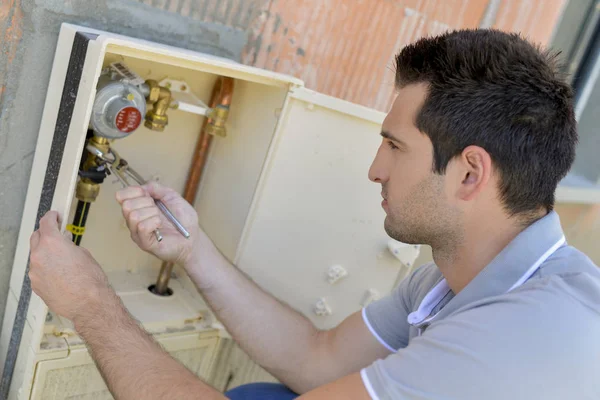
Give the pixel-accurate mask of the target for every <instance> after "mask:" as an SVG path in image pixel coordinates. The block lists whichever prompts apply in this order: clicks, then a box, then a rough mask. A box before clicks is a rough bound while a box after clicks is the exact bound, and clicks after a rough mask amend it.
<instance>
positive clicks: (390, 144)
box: [387, 140, 398, 150]
mask: <svg viewBox="0 0 600 400" xmlns="http://www.w3.org/2000/svg"><path fill="white" fill-rule="evenodd" d="M387 143H388V146H390V149H392V150H396V149H397V148H398V146H396V145H395V144H394V143H393V142H392V141H391V140H388V141H387Z"/></svg>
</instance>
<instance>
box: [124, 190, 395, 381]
mask: <svg viewBox="0 0 600 400" xmlns="http://www.w3.org/2000/svg"><path fill="white" fill-rule="evenodd" d="M152 198H155V199H160V200H161V201H162V202H163V203H165V204H166V205H167V206H168V207H169V208H170V209H171V210H173V212H174V213H175V214H176V215H177V217H178V218H179V219H180V220H181V221H182V222H183V223H184V224H185V226H186V228H188V230H189V231H190V232H191V234H192V236H191V238H190V240H187V239H184V238H183V237H182V236H181V235H180V234H179V233H178V232H177V231H175V230H174V229H172V227H171V225H170V224H169V222H168V221H166V220H165V219H164V217H163V216H161V215H160V213H159V212H158V209H157V208H156V206H155V205H154V200H153V199H152ZM117 200H118V201H119V203H121V206H122V209H123V215H124V217H125V219H126V220H127V224H128V227H129V229H130V231H131V234H132V238H133V240H134V241H135V242H136V243H137V244H138V246H140V248H142V249H143V250H145V251H148V252H150V253H152V254H154V255H156V256H157V257H159V258H161V259H163V260H169V261H173V262H177V263H179V264H181V265H183V266H184V267H185V269H186V271H187V272H188V274H189V276H190V277H191V278H192V280H193V281H194V282H195V284H196V286H197V287H198V289H199V290H200V292H201V293H202V295H203V297H204V298H205V299H206V300H207V302H208V304H209V305H210V307H211V308H212V310H213V311H214V312H215V314H216V315H217V317H218V319H219V320H220V321H221V322H222V323H223V324H224V325H225V327H226V328H227V330H228V332H229V333H230V334H231V335H232V336H233V338H234V339H235V340H236V342H237V343H239V344H240V345H241V347H242V348H243V349H244V350H245V351H246V352H247V353H248V354H249V355H250V356H251V357H252V359H253V360H254V361H256V362H257V363H258V364H259V365H261V366H262V367H264V368H265V369H266V370H267V371H269V372H270V373H271V374H273V375H274V376H275V377H276V378H278V379H279V380H280V381H281V382H283V383H285V384H286V385H288V386H289V387H290V388H291V389H292V390H294V391H296V392H298V393H304V392H307V391H309V390H311V389H313V388H315V387H317V386H320V385H322V384H325V383H327V382H332V381H335V380H336V379H338V378H341V377H343V376H345V375H348V374H351V373H353V372H356V371H358V370H359V369H360V368H361V367H364V366H366V365H369V364H370V363H372V362H373V361H375V360H376V359H378V358H382V357H385V356H387V355H388V354H390V352H389V351H388V350H387V349H386V348H385V347H384V346H382V345H381V344H380V343H379V342H378V341H377V340H376V339H375V338H374V337H373V335H372V334H371V333H370V332H369V330H368V328H367V327H366V325H365V324H364V322H363V321H362V318H361V316H360V314H358V313H356V314H354V315H352V316H350V317H349V318H348V319H346V320H345V321H344V322H343V323H342V324H341V325H340V326H338V327H337V328H335V329H332V330H330V331H320V330H318V329H316V328H315V327H314V325H313V324H312V323H311V322H310V321H309V320H308V319H307V318H306V317H304V316H303V315H301V314H300V313H298V312H296V311H295V310H293V309H291V308H290V307H288V306H287V305H284V304H282V303H281V302H279V301H278V300H277V299H275V298H274V297H273V296H271V295H270V294H268V293H266V292H265V291H263V290H262V289H260V288H259V287H258V286H257V285H256V284H255V283H254V282H252V281H251V280H250V279H248V278H247V277H246V276H245V275H244V274H243V273H241V272H240V271H239V270H238V269H237V268H235V267H234V266H232V265H231V263H229V261H227V259H226V258H225V257H224V256H223V255H222V254H221V253H220V252H219V251H218V249H217V248H216V247H215V246H214V245H213V243H212V241H211V240H210V239H209V238H208V236H207V235H206V234H205V233H204V232H202V230H201V229H200V228H199V226H198V222H197V221H198V218H197V214H196V212H195V210H194V209H193V208H192V207H191V206H190V205H189V204H188V203H187V202H186V201H185V200H184V199H183V198H182V197H181V196H180V195H179V194H178V193H176V192H175V191H173V190H172V189H170V188H167V187H164V186H162V185H159V184H157V183H154V182H152V183H149V184H146V185H144V187H143V188H142V187H129V188H126V189H123V190H122V191H120V192H119V193H118V194H117ZM158 227H160V229H161V232H162V234H163V236H164V239H163V241H162V242H161V243H160V244H159V243H157V242H156V239H155V237H154V235H153V234H152V232H153V230H154V229H156V228H158Z"/></svg>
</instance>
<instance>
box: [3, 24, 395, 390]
mask: <svg viewBox="0 0 600 400" xmlns="http://www.w3.org/2000/svg"><path fill="white" fill-rule="evenodd" d="M115 65H117V66H126V67H127V68H129V69H130V70H131V71H134V72H135V74H137V75H136V76H134V77H132V78H131V79H129V78H128V74H127V73H123V79H121V80H119V82H121V83H119V84H117V85H114V84H113V83H110V82H109V83H106V82H103V79H104V78H103V77H104V76H106V71H107V68H111V66H113V68H116V67H115ZM115 71H116V72H118V68H116V70H115ZM115 71H113V72H115ZM138 78H141V79H138ZM223 78H227V79H233V82H234V83H235V88H234V91H233V95H232V97H231V103H230V104H229V109H228V110H223V109H219V107H212V106H206V104H208V103H209V100H210V96H211V90H212V89H213V88H214V86H215V82H217V81H218V80H219V79H223ZM119 79H120V78H119ZM123 82H125V83H123ZM110 85H113V86H110ZM131 85H134V86H136V87H137V89H133V88H132V86H131ZM107 87H108V88H109V89H110V90H109V89H106V88H107ZM165 87H169V88H170V89H171V92H172V94H173V98H174V99H176V100H177V101H175V102H173V103H169V101H168V100H164V99H165V97H164V96H163V97H161V96H162V93H163V92H161V90H163V89H164V88H165ZM160 88H163V89H160ZM165 93H168V91H165ZM100 94H102V96H103V97H101V98H100V97H99V96H100ZM143 96H146V97H147V99H146V100H148V99H151V98H152V97H154V100H152V101H154V106H152V105H150V104H143V103H144V102H143V101H142V100H143ZM98 98H100V100H98ZM148 101H150V100H148ZM161 101H162V103H161ZM153 107H154V108H153ZM225 111H227V112H228V117H227V119H226V122H223V121H225V120H224V119H219V118H220V117H219V116H220V115H221V114H219V113H223V112H225ZM103 112H105V113H106V114H102V113H103ZM96 113H100V114H101V115H100V116H98V115H96ZM152 113H153V114H152ZM167 116H168V119H167ZM144 117H145V118H146V122H145V123H143V121H141V119H142V118H144ZM206 118H212V119H213V120H219V121H222V122H223V123H222V124H220V125H219V124H217V123H215V124H213V125H214V126H213V125H211V127H212V128H211V129H212V130H211V133H213V134H214V138H213V140H212V144H211V147H210V150H209V152H208V156H207V159H206V163H205V168H204V172H203V174H202V179H201V180H200V183H199V186H198V189H197V192H196V193H195V199H196V200H195V201H194V204H193V205H194V207H195V208H196V210H197V211H198V214H199V219H200V224H201V226H202V228H203V229H204V230H205V231H206V232H207V234H208V235H209V236H210V237H211V238H212V240H213V241H214V242H215V244H216V245H217V247H218V248H219V249H220V250H221V251H222V252H223V254H224V255H225V256H226V257H227V258H228V259H229V260H231V261H232V262H233V263H235V265H236V266H237V267H239V268H240V269H241V270H243V271H244V272H245V273H247V274H248V275H249V276H250V277H251V278H252V279H254V280H255V281H256V282H257V283H258V284H259V285H260V286H262V287H263V288H264V289H266V290H267V291H269V292H270V293H272V294H273V295H275V296H277V297H278V298H279V299H281V300H282V301H284V302H286V303H288V304H289V305H290V306H292V307H293V308H295V309H297V310H299V311H300V312H302V313H303V314H305V315H306V316H308V317H309V318H310V319H311V320H312V321H313V322H314V323H315V324H316V325H317V326H318V327H320V328H329V327H332V326H334V325H336V324H338V323H339V322H340V321H342V320H343V319H344V318H345V317H346V316H348V315H349V314H351V313H353V312H355V311H357V310H359V309H360V308H361V307H362V306H363V305H365V304H366V303H368V302H369V301H372V300H373V299H376V298H378V297H380V296H383V295H385V294H387V293H388V292H389V291H390V290H391V289H392V287H393V286H394V284H395V282H396V281H397V280H398V279H399V277H402V276H403V274H404V273H406V272H407V268H405V266H403V264H402V263H401V262H400V261H398V259H397V258H395V257H394V255H393V254H391V252H390V251H388V248H387V246H388V241H389V238H388V237H387V235H386V233H385V231H384V229H383V219H384V212H383V211H382V210H381V208H380V207H379V202H380V195H379V193H380V190H381V189H380V187H379V186H378V185H375V184H373V183H371V182H369V181H368V179H367V172H368V168H369V166H370V163H371V161H372V158H373V157H374V155H375V153H376V150H377V147H378V145H379V142H380V137H379V131H380V125H381V122H382V121H383V118H384V114H383V113H381V112H378V111H375V110H371V109H368V108H365V107H362V106H358V105H355V104H351V103H348V102H346V101H342V100H339V99H335V98H332V97H329V96H325V95H323V94H319V93H316V92H314V91H311V90H308V89H306V88H304V87H303V82H302V81H300V80H298V79H296V78H293V77H290V76H286V75H281V74H277V73H273V72H270V71H266V70H261V69H257V68H252V67H248V66H244V65H241V64H238V63H235V62H232V61H230V60H226V59H221V58H216V57H212V56H209V55H206V54H199V53H196V52H192V51H188V50H184V49H178V48H173V47H168V46H164V45H160V44H156V43H151V42H147V41H144V40H140V39H134V38H129V37H124V36H119V35H115V34H112V33H108V32H100V31H96V30H92V29H89V28H84V27H79V26H74V25H68V24H65V25H63V27H62V29H61V33H60V37H59V41H58V46H57V50H56V56H55V60H54V64H53V68H52V75H51V78H50V85H49V89H48V95H47V99H46V105H45V109H44V114H43V119H42V124H41V127H40V131H39V138H38V144H37V148H36V153H35V157H34V161H33V170H32V174H31V179H30V184H29V189H28V193H27V198H26V203H25V208H24V213H23V220H22V225H21V230H20V234H19V239H18V245H17V250H16V255H15V260H14V265H13V270H12V277H11V282H10V293H9V297H8V301H7V306H6V313H5V318H4V322H3V325H2V333H1V338H0V368H5V370H4V375H5V376H6V375H7V373H6V372H7V371H6V368H7V367H8V368H12V372H13V373H12V384H11V385H10V395H9V397H10V398H18V399H30V398H31V399H40V398H44V399H46V398H47V399H62V398H67V397H69V396H95V397H94V398H110V394H109V393H108V392H107V390H106V387H105V386H103V383H102V382H101V380H100V376H99V375H98V374H97V371H96V370H95V367H94V365H93V363H92V360H91V359H90V358H89V356H88V355H87V351H86V349H85V346H84V344H83V343H82V341H81V340H80V339H79V337H78V336H77V334H76V332H75V331H74V330H73V327H72V324H71V323H70V321H67V320H64V319H62V318H61V317H59V316H56V315H54V314H53V313H49V312H48V309H47V307H46V306H45V304H44V303H43V302H42V301H41V300H40V299H39V298H38V297H37V296H35V294H31V298H30V301H27V300H28V299H29V293H28V291H27V290H28V286H27V285H25V286H23V282H24V277H25V275H26V268H27V265H28V253H29V237H30V235H31V233H32V232H33V230H34V228H35V226H36V225H37V223H38V221H39V218H40V217H41V216H42V215H44V214H45V213H46V212H47V211H48V210H51V209H52V210H57V211H58V212H59V213H60V214H61V215H62V216H63V219H62V220H63V222H62V224H63V226H62V228H63V229H66V228H67V225H68V224H69V223H70V221H71V219H72V218H73V215H74V213H76V212H77V210H76V203H77V199H76V196H79V195H80V193H76V192H77V191H76V185H77V182H78V180H80V179H84V178H85V179H89V182H90V183H89V185H91V186H93V185H95V184H97V182H96V181H94V176H100V175H98V174H101V173H102V172H103V171H102V170H101V168H100V167H98V166H96V167H95V168H96V169H93V170H92V171H91V172H90V175H89V176H86V177H82V176H81V172H80V171H81V165H82V157H83V154H85V146H86V141H87V140H88V139H89V131H90V129H99V130H104V131H105V132H107V134H106V135H105V136H106V137H105V138H104V139H102V140H103V141H102V142H101V144H102V143H103V145H106V146H108V145H110V146H111V147H112V148H114V149H116V150H118V152H119V154H120V155H121V156H122V157H123V158H126V159H127V162H128V163H129V165H132V166H135V168H136V170H137V172H139V173H140V174H142V175H143V176H145V177H146V178H148V179H156V180H158V181H160V182H161V183H163V184H166V185H168V186H171V187H173V188H174V189H175V190H178V191H183V189H184V183H185V180H186V175H187V173H188V169H189V166H190V160H191V158H192V153H193V151H194V148H195V146H196V144H197V140H198V133H199V132H200V130H201V129H202V126H203V123H204V122H205V120H206ZM94 121H95V122H94ZM213 122H214V121H213ZM98 143H100V142H98ZM78 174H79V176H78ZM94 174H96V175H94ZM113 180H114V177H113V176H107V177H106V179H104V180H103V183H102V184H101V185H100V186H99V187H100V189H99V190H95V191H93V193H92V192H91V193H92V194H93V201H94V202H93V205H92V207H91V208H90V209H89V213H87V214H86V218H87V222H86V227H85V233H84V234H83V233H82V232H83V230H82V231H81V232H79V231H78V234H79V233H81V234H82V235H83V236H82V238H80V239H81V243H80V245H81V246H83V247H85V248H87V249H88V250H90V252H91V253H92V255H93V256H94V257H95V258H96V259H97V260H98V261H99V263H100V264H101V265H102V267H103V268H104V270H105V271H106V273H107V275H108V277H109V280H110V281H111V283H112V284H113V286H114V287H115V290H116V291H117V293H118V294H119V295H120V296H121V298H122V299H123V301H124V304H125V305H126V307H127V308H128V310H129V311H130V312H131V313H132V315H133V316H134V317H135V318H136V319H138V320H139V321H140V322H141V323H142V324H143V325H144V327H145V328H146V329H147V330H148V331H149V332H151V333H152V334H153V335H155V337H156V338H157V340H159V341H160V342H161V343H166V345H165V346H166V348H167V350H169V349H171V350H172V353H173V354H174V355H176V356H177V357H178V358H180V359H185V360H187V361H185V362H186V363H188V364H189V365H190V366H191V367H190V368H191V369H192V370H194V371H196V373H198V374H199V375H201V376H205V377H206V376H209V375H210V369H211V366H212V365H213V364H214V360H215V359H216V358H217V357H218V346H217V344H218V341H219V338H220V337H221V335H222V334H223V331H222V328H219V327H220V325H219V324H218V321H216V320H215V318H214V316H212V315H211V313H210V312H209V310H208V307H207V306H206V305H205V304H204V302H203V301H202V298H201V296H200V295H199V294H198V292H197V291H196V289H195V287H194V286H193V284H192V282H191V281H190V280H189V278H188V277H187V276H186V274H185V272H184V271H182V270H181V268H179V267H175V269H174V270H173V273H172V274H171V282H170V283H169V286H170V288H171V289H172V291H173V294H172V295H171V296H168V297H161V296H157V295H155V294H153V293H151V292H150V291H149V290H148V285H149V284H151V283H152V282H153V281H154V280H155V278H156V275H157V274H158V271H159V269H160V267H161V262H160V261H159V260H157V259H155V258H154V257H152V256H150V255H148V254H146V253H144V252H142V251H141V250H139V249H138V248H137V247H136V245H135V244H134V243H133V242H132V241H131V239H130V237H129V232H128V230H127V227H126V226H125V224H124V221H123V218H122V216H121V212H120V208H119V205H118V204H117V202H116V201H115V200H114V195H115V192H116V191H117V190H118V189H120V186H119V185H118V184H117V183H115V182H114V181H113ZM19 304H20V305H19ZM20 327H21V328H22V332H19V329H20ZM275 328H276V327H274V329H275ZM19 340H20V341H19ZM16 344H19V346H17V347H15V346H16ZM17 350H18V352H17ZM171 350H169V351H171ZM177 352H179V353H177ZM15 354H17V357H16V358H15ZM190 354H192V355H190ZM186 357H188V358H187V359H186ZM190 357H192V358H190ZM194 357H196V358H194ZM11 358H12V359H13V361H12V362H11ZM15 360H16V361H15ZM186 365H187V364H186ZM94 371H96V372H94ZM81 379H87V380H89V383H85V384H84V383H82V382H81ZM57 385H58V386H57ZM58 387H62V388H63V389H62V390H58V389H57V388H58ZM90 398H91V397H90Z"/></svg>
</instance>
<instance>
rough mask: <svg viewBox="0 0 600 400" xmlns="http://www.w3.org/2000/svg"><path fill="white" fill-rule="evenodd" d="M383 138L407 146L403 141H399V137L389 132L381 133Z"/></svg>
mask: <svg viewBox="0 0 600 400" xmlns="http://www.w3.org/2000/svg"><path fill="white" fill-rule="evenodd" d="M381 136H382V137H384V138H386V139H389V140H393V141H394V142H397V143H400V144H401V145H403V146H406V143H404V142H403V141H402V140H400V139H398V138H397V137H395V136H393V135H392V134H391V133H389V132H388V131H381Z"/></svg>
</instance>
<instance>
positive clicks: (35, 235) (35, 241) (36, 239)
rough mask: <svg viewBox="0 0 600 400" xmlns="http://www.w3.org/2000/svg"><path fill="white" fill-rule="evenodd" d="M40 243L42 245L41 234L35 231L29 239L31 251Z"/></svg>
mask: <svg viewBox="0 0 600 400" xmlns="http://www.w3.org/2000/svg"><path fill="white" fill-rule="evenodd" d="M39 243H40V232H39V231H33V233H32V234H31V236H30V237H29V249H30V250H33V249H35V248H36V247H37V245H38V244H39Z"/></svg>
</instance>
